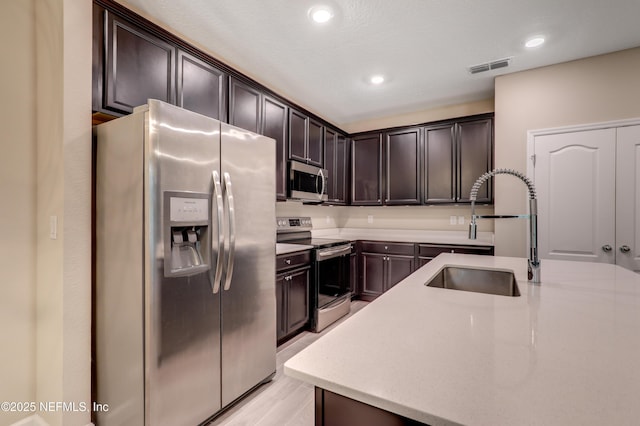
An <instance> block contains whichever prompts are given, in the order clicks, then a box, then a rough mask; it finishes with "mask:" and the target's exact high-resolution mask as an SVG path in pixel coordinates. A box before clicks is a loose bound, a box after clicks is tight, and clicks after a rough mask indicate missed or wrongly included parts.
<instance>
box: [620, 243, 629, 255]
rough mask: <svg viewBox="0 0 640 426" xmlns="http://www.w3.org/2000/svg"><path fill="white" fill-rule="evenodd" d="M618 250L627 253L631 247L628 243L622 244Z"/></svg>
mask: <svg viewBox="0 0 640 426" xmlns="http://www.w3.org/2000/svg"><path fill="white" fill-rule="evenodd" d="M620 251H621V252H622V253H629V252H630V251H631V247H629V246H628V245H626V244H625V245H623V246H622V247H620Z"/></svg>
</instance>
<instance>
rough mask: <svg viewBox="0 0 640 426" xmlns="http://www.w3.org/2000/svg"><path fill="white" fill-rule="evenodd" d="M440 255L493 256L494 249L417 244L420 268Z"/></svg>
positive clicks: (487, 247) (488, 247)
mask: <svg viewBox="0 0 640 426" xmlns="http://www.w3.org/2000/svg"><path fill="white" fill-rule="evenodd" d="M440 253H458V254H480V255H485V256H493V253H494V248H493V247H490V246H463V245H454V244H451V245H446V244H418V265H417V267H418V268H419V267H421V266H424V265H426V264H427V263H429V262H430V261H432V260H433V258H434V257H436V256H437V255H439V254H440Z"/></svg>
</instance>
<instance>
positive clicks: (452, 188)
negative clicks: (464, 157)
mask: <svg viewBox="0 0 640 426" xmlns="http://www.w3.org/2000/svg"><path fill="white" fill-rule="evenodd" d="M455 127H456V125H455V124H443V125H438V126H431V127H426V128H425V129H424V165H425V166H424V179H425V180H424V202H425V203H453V202H455V201H456V146H455Z"/></svg>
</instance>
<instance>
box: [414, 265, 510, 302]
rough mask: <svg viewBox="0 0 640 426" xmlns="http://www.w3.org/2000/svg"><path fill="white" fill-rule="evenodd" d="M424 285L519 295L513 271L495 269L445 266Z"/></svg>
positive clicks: (500, 294)
mask: <svg viewBox="0 0 640 426" xmlns="http://www.w3.org/2000/svg"><path fill="white" fill-rule="evenodd" d="M425 285H426V286H429V287H438V288H448V289H451V290H462V291H473V292H476V293H487V294H496V295H499V296H512V297H516V296H520V290H519V289H518V283H517V282H516V277H515V276H514V275H513V272H511V271H504V270H496V269H480V268H469V267H461V266H445V267H444V268H442V269H441V270H440V272H438V273H437V274H436V276H434V277H433V278H432V279H431V281H429V282H428V283H426V284H425Z"/></svg>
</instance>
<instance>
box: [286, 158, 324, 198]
mask: <svg viewBox="0 0 640 426" xmlns="http://www.w3.org/2000/svg"><path fill="white" fill-rule="evenodd" d="M288 172H289V198H290V199H293V200H301V201H302V202H304V203H315V204H317V203H322V202H324V201H327V199H328V196H327V176H328V172H327V170H326V169H323V168H320V167H317V166H313V165H310V164H305V163H301V162H299V161H289V167H288Z"/></svg>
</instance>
